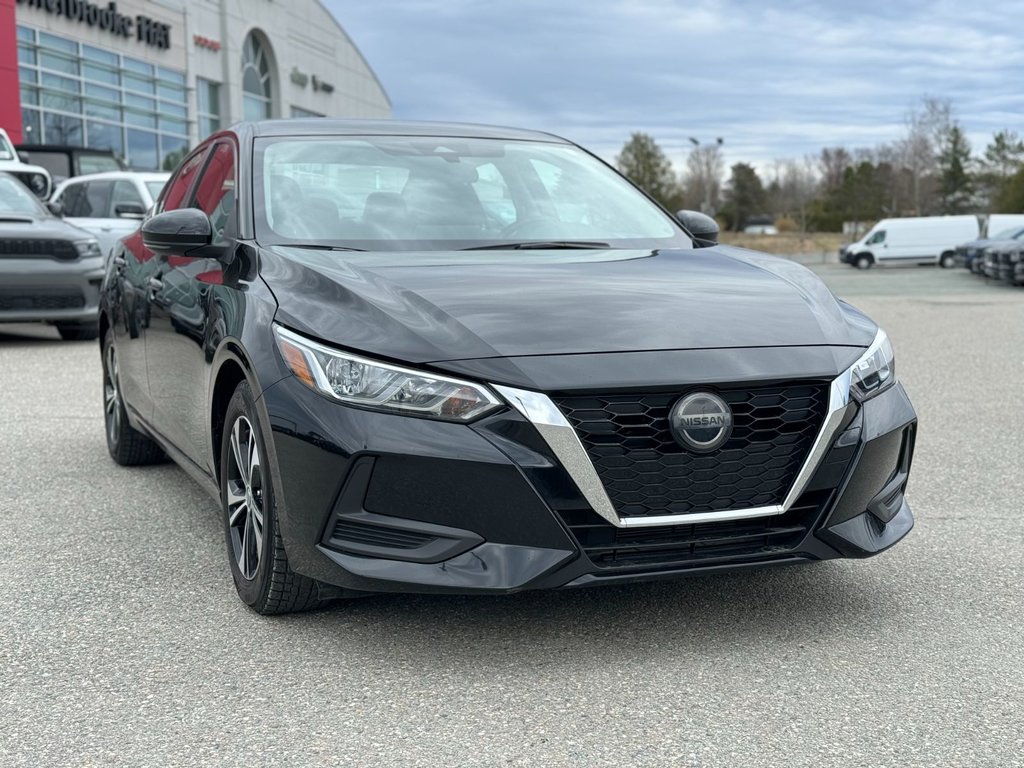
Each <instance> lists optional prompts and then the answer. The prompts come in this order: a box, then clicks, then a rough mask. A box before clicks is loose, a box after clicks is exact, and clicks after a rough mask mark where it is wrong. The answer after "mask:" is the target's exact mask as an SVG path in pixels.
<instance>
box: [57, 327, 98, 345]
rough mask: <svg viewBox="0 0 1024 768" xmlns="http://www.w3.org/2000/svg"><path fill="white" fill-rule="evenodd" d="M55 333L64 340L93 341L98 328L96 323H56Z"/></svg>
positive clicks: (96, 336) (96, 335)
mask: <svg viewBox="0 0 1024 768" xmlns="http://www.w3.org/2000/svg"><path fill="white" fill-rule="evenodd" d="M57 333H59V334H60V337H61V338H62V339H64V341H94V340H96V339H97V338H99V335H100V329H99V325H98V324H97V323H57Z"/></svg>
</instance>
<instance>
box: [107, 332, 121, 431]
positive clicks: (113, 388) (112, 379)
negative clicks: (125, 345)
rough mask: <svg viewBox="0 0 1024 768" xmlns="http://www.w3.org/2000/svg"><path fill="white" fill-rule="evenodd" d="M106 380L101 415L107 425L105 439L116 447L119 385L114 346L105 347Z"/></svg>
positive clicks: (119, 420)
mask: <svg viewBox="0 0 1024 768" xmlns="http://www.w3.org/2000/svg"><path fill="white" fill-rule="evenodd" d="M106 357H107V359H106V363H107V364H106V366H104V367H105V368H106V374H107V375H106V380H105V381H104V382H103V412H104V413H103V415H104V420H105V421H106V424H107V439H109V440H110V444H111V445H117V441H118V440H119V439H120V437H121V384H120V382H119V381H118V369H117V353H116V352H115V351H114V345H113V344H108V345H107V356H106Z"/></svg>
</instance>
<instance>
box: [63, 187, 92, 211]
mask: <svg viewBox="0 0 1024 768" xmlns="http://www.w3.org/2000/svg"><path fill="white" fill-rule="evenodd" d="M60 202H61V203H62V204H63V206H64V215H65V216H73V217H74V216H87V215H88V214H87V213H85V211H86V210H87V209H86V199H85V184H69V185H68V186H66V187H65V188H64V191H63V192H62V193H61V196H60Z"/></svg>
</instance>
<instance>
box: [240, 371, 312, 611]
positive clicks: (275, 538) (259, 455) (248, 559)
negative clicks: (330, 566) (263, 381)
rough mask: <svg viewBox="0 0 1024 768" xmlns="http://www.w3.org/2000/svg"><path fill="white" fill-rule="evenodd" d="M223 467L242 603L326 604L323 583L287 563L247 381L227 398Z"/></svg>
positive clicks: (293, 607) (264, 607) (275, 606)
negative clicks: (322, 588)
mask: <svg viewBox="0 0 1024 768" xmlns="http://www.w3.org/2000/svg"><path fill="white" fill-rule="evenodd" d="M220 466H221V473H220V475H221V481H220V491H221V504H222V507H223V514H224V532H225V536H226V539H227V549H228V557H229V561H230V563H231V575H232V577H233V579H234V582H235V588H236V589H237V590H238V596H239V597H240V598H241V599H242V602H244V603H245V604H246V605H248V606H249V607H250V608H252V609H253V610H254V611H256V612H257V613H262V614H278V613H291V612H294V611H305V610H309V609H311V608H316V607H318V606H320V605H322V604H323V602H324V601H323V600H322V599H321V598H320V589H319V584H318V583H317V582H316V581H315V580H314V579H310V578H308V577H306V576H303V575H301V574H298V573H295V571H293V570H292V569H291V568H290V567H289V566H288V556H287V554H286V553H285V550H284V543H283V542H282V540H281V533H280V530H279V528H278V521H277V509H276V504H275V496H274V486H273V481H272V479H271V473H270V471H269V467H268V466H267V451H266V443H265V441H264V439H263V433H262V431H261V430H260V427H259V419H258V418H257V415H256V404H255V401H254V398H253V396H252V390H251V389H250V387H249V384H248V383H247V382H244V381H243V382H242V383H241V384H239V385H238V388H237V389H235V393H234V395H232V397H231V401H230V402H229V403H228V410H227V413H226V414H225V418H224V435H223V438H222V440H221V450H220Z"/></svg>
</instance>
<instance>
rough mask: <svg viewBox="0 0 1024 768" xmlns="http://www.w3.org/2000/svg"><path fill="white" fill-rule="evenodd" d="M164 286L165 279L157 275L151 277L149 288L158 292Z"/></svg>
mask: <svg viewBox="0 0 1024 768" xmlns="http://www.w3.org/2000/svg"><path fill="white" fill-rule="evenodd" d="M163 287H164V283H163V280H157V279H156V278H155V277H151V278H149V290H151V291H153V293H156V292H157V291H159V290H160V289H161V288H163Z"/></svg>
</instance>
